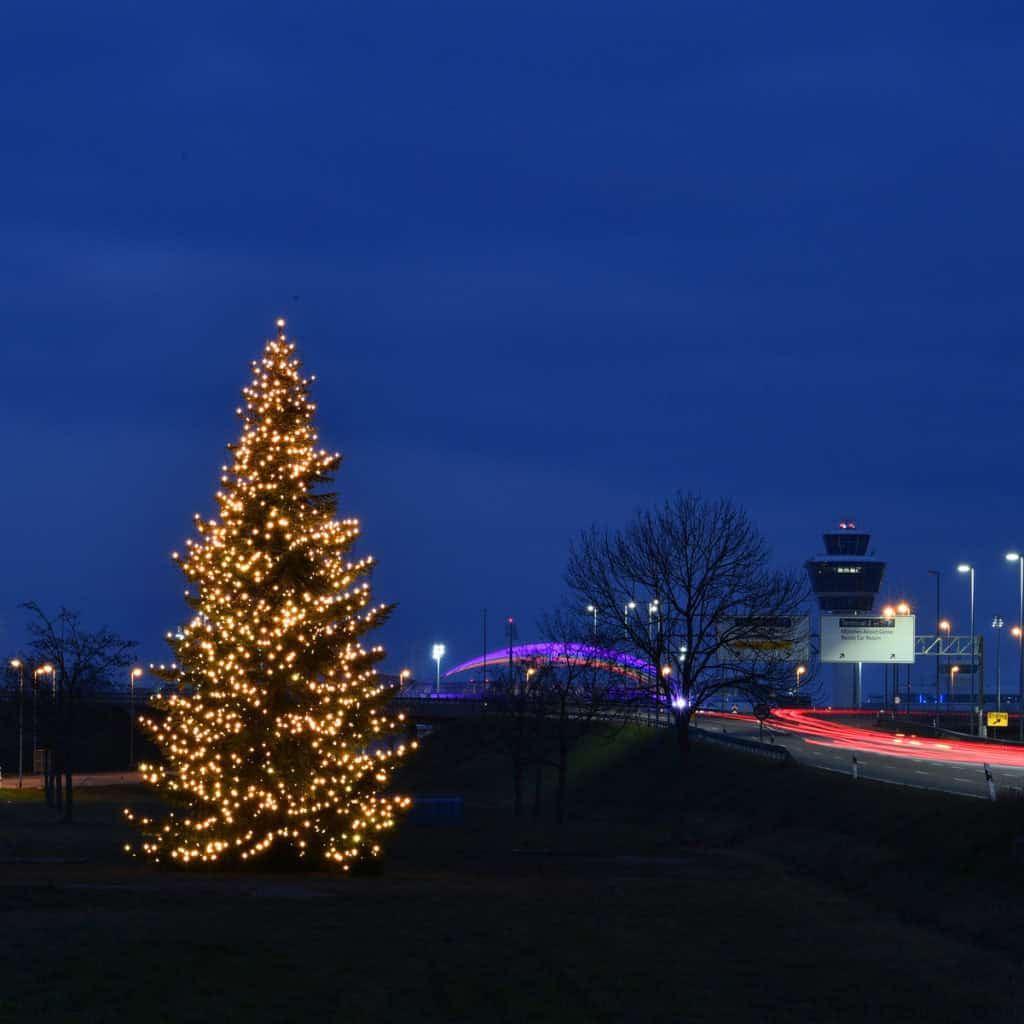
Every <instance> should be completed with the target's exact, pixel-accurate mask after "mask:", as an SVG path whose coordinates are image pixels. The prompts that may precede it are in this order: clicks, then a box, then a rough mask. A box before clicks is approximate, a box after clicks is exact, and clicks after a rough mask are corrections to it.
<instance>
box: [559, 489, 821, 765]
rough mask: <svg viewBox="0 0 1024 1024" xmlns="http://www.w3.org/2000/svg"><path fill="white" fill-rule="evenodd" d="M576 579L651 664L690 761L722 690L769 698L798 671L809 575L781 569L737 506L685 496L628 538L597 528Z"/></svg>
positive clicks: (584, 544) (582, 550) (577, 554)
mask: <svg viewBox="0 0 1024 1024" xmlns="http://www.w3.org/2000/svg"><path fill="white" fill-rule="evenodd" d="M566 578H567V582H568V584H569V587H570V589H571V590H572V591H573V592H574V593H575V594H576V595H577V598H578V599H579V601H580V605H581V607H582V606H583V604H584V603H586V604H589V605H591V606H593V607H595V608H596V609H597V613H596V614H597V615H599V616H600V617H601V619H602V620H603V621H605V622H606V623H615V628H616V632H617V633H618V636H619V638H620V644H621V645H622V646H624V647H625V648H626V649H627V650H628V651H630V652H633V653H635V654H637V655H639V656H641V657H643V658H644V659H646V661H647V662H648V663H649V665H650V667H651V678H652V687H651V688H652V696H653V698H654V699H655V700H656V701H657V702H658V704H659V706H667V707H668V708H669V713H670V714H671V716H672V720H673V722H674V725H675V729H676V736H677V740H678V745H679V752H680V756H681V759H682V761H683V763H684V764H686V763H687V761H688V759H689V751H690V734H689V725H690V720H691V718H692V716H693V714H694V713H695V712H696V711H698V710H700V709H701V708H702V707H705V706H706V705H707V704H708V702H709V701H710V700H711V699H712V698H713V697H715V696H716V695H717V694H720V693H723V691H730V690H731V691H738V692H740V693H743V694H745V695H746V696H747V697H748V698H749V699H750V700H752V701H755V702H758V701H763V700H764V699H765V696H766V694H767V693H768V692H770V691H771V690H772V689H773V688H776V687H785V686H786V685H787V684H788V683H789V681H790V673H791V672H792V670H793V662H792V647H791V644H790V643H789V640H790V639H791V637H789V636H788V634H787V633H786V628H785V623H786V622H787V620H792V619H793V618H795V617H797V616H799V614H800V612H801V609H802V608H803V606H804V604H805V602H806V600H807V584H806V582H805V580H804V578H803V576H802V575H798V574H797V573H794V572H785V571H780V570H778V569H776V568H773V566H772V564H771V558H770V552H769V549H768V546H767V544H766V542H765V540H764V538H763V537H762V536H761V534H760V532H759V531H758V529H757V527H756V526H755V525H754V524H753V523H752V522H751V520H750V519H749V517H748V516H747V514H746V513H745V512H744V511H743V510H742V509H741V508H739V507H738V506H736V505H735V504H733V502H731V501H729V500H727V499H719V500H709V499H706V498H703V497H701V496H699V495H694V494H686V495H677V496H676V497H674V498H672V499H670V500H668V501H666V502H665V503H664V504H662V505H661V506H659V507H656V508H654V509H650V510H645V511H641V512H639V513H637V514H636V516H635V517H634V518H633V520H632V521H631V522H630V523H629V524H628V525H627V526H626V527H625V528H623V529H622V530H618V531H614V532H609V531H608V530H602V529H598V528H597V527H592V528H591V529H590V530H587V531H585V532H584V533H583V534H582V535H581V536H580V538H579V539H578V541H577V542H576V543H575V544H574V545H573V546H572V549H571V551H570V556H569V564H568V568H567V571H566Z"/></svg>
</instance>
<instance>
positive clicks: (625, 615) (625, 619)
mask: <svg viewBox="0 0 1024 1024" xmlns="http://www.w3.org/2000/svg"><path fill="white" fill-rule="evenodd" d="M635 607H636V601H627V602H626V604H625V606H624V607H623V609H622V622H623V624H624V625H627V626H628V625H629V613H630V612H631V611H632V610H633V609H634V608H635Z"/></svg>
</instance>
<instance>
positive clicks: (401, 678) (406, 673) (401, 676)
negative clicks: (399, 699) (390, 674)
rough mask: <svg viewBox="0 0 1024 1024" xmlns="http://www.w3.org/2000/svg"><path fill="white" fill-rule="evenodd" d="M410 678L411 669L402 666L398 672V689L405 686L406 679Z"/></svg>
mask: <svg viewBox="0 0 1024 1024" xmlns="http://www.w3.org/2000/svg"><path fill="white" fill-rule="evenodd" d="M411 678H412V669H408V668H403V669H402V671H401V672H399V673H398V689H399V690H401V689H402V687H403V686H405V682H406V680H407V679H411Z"/></svg>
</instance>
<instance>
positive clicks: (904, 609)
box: [893, 601, 911, 717]
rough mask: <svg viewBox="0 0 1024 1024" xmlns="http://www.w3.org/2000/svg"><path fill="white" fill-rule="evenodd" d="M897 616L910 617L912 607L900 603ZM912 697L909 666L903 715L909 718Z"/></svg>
mask: <svg viewBox="0 0 1024 1024" xmlns="http://www.w3.org/2000/svg"><path fill="white" fill-rule="evenodd" d="M896 614H897V615H909V614H910V605H909V604H907V602H906V601H900V603H899V604H898V605H896ZM893 692H895V691H893ZM910 695H911V694H910V666H909V665H908V666H907V706H906V707H905V708H904V709H903V713H904V714H905V715H907V716H908V717H909V716H910Z"/></svg>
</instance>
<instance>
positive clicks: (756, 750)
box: [691, 726, 793, 764]
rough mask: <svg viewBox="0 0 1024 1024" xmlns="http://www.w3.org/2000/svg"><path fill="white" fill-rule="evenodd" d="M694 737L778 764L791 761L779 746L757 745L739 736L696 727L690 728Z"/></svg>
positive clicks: (753, 741) (784, 750) (769, 744)
mask: <svg viewBox="0 0 1024 1024" xmlns="http://www.w3.org/2000/svg"><path fill="white" fill-rule="evenodd" d="M691 728H692V730H693V734H694V737H695V738H696V739H698V740H700V741H701V742H707V743H721V744H722V745H723V746H727V747H733V748H735V749H738V750H744V751H746V752H747V753H748V754H756V755H757V756H758V757H766V758H768V760H769V761H777V762H779V763H780V764H788V763H789V762H790V761H792V760H793V758H792V756H791V755H790V753H789V751H788V750H787V749H786V748H785V747H784V746H782V745H781V744H775V743H759V742H758V741H757V740H745V739H742V738H740V737H739V736H729V735H728V734H726V733H719V732H711V731H710V730H709V729H701V728H699V727H697V726H692V727H691Z"/></svg>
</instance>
